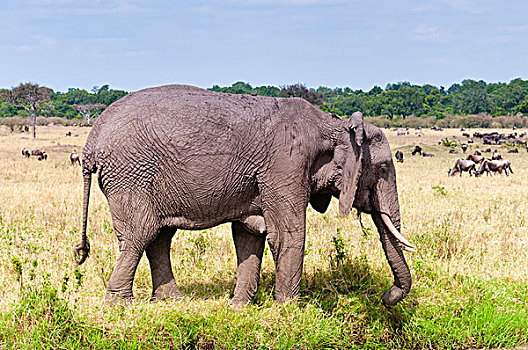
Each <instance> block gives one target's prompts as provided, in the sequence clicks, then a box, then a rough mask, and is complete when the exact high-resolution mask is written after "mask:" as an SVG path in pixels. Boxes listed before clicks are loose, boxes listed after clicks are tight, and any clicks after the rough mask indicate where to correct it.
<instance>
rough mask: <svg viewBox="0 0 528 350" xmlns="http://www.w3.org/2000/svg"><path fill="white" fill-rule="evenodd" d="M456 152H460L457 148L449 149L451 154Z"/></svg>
mask: <svg viewBox="0 0 528 350" xmlns="http://www.w3.org/2000/svg"><path fill="white" fill-rule="evenodd" d="M455 153H458V152H457V151H456V149H450V150H449V154H455Z"/></svg>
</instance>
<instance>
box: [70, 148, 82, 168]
mask: <svg viewBox="0 0 528 350" xmlns="http://www.w3.org/2000/svg"><path fill="white" fill-rule="evenodd" d="M70 162H71V165H75V163H78V164H79V165H81V158H80V157H79V154H77V151H76V150H73V152H72V153H71V154H70Z"/></svg>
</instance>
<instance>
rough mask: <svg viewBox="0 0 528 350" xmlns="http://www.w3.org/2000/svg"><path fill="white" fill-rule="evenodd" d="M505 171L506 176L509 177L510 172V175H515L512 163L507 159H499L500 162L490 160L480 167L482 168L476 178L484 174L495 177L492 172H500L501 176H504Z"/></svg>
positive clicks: (486, 160) (477, 172) (476, 173)
mask: <svg viewBox="0 0 528 350" xmlns="http://www.w3.org/2000/svg"><path fill="white" fill-rule="evenodd" d="M503 170H504V173H505V174H506V176H508V170H509V171H510V173H512V174H513V170H512V168H511V162H510V161H509V160H507V159H498V160H489V159H485V160H484V161H483V162H482V164H481V165H480V168H478V170H477V171H476V172H475V176H480V175H482V174H483V173H484V172H486V175H493V174H491V172H494V173H496V172H498V173H499V174H502V171H503Z"/></svg>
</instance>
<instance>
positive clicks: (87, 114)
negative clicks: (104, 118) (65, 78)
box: [73, 103, 106, 124]
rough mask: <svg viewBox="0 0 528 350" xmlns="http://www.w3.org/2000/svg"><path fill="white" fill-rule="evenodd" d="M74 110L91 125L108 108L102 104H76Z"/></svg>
mask: <svg viewBox="0 0 528 350" xmlns="http://www.w3.org/2000/svg"><path fill="white" fill-rule="evenodd" d="M73 108H75V110H76V111H77V112H79V114H80V115H82V116H83V117H84V119H86V123H87V124H90V121H91V120H92V119H93V118H95V117H96V116H97V115H98V114H99V112H101V111H102V110H104V109H105V108H106V106H105V105H104V104H102V103H87V104H85V105H78V104H74V105H73Z"/></svg>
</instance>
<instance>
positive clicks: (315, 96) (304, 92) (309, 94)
mask: <svg viewBox="0 0 528 350" xmlns="http://www.w3.org/2000/svg"><path fill="white" fill-rule="evenodd" d="M280 95H281V96H282V97H300V98H303V99H305V100H306V101H308V102H310V103H311V104H314V105H316V106H319V105H322V104H323V102H324V100H323V96H322V95H321V94H320V93H318V92H316V91H315V90H313V89H308V88H307V87H306V86H304V85H303V84H299V83H297V84H294V85H288V86H282V87H281V90H280Z"/></svg>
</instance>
